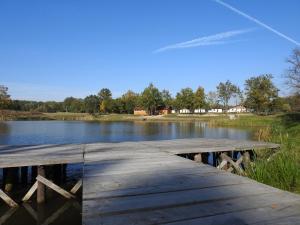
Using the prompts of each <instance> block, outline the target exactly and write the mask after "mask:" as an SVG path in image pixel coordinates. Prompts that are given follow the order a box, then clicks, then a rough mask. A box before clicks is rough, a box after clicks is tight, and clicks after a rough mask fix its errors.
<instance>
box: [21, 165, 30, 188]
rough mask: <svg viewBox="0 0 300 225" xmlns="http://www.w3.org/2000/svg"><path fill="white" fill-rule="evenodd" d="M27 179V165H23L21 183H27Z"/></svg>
mask: <svg viewBox="0 0 300 225" xmlns="http://www.w3.org/2000/svg"><path fill="white" fill-rule="evenodd" d="M27 181H28V167H27V166H23V167H21V183H22V184H27Z"/></svg>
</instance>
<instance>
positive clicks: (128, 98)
mask: <svg viewBox="0 0 300 225" xmlns="http://www.w3.org/2000/svg"><path fill="white" fill-rule="evenodd" d="M121 100H122V104H123V109H124V112H125V113H128V114H132V113H133V111H134V108H135V107H136V106H137V101H138V94H136V93H134V92H133V91H131V90H128V91H127V92H126V93H125V94H123V95H122V98H121Z"/></svg>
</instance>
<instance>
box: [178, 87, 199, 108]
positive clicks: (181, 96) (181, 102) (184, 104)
mask: <svg viewBox="0 0 300 225" xmlns="http://www.w3.org/2000/svg"><path fill="white" fill-rule="evenodd" d="M194 99H195V95H194V92H193V90H192V89H191V88H183V89H181V91H180V92H179V93H177V95H176V106H177V108H178V109H189V110H191V111H192V110H193V109H194V102H195V100H194Z"/></svg>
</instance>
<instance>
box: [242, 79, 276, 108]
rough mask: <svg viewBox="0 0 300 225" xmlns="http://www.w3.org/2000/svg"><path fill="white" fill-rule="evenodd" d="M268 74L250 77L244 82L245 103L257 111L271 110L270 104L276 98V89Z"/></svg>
mask: <svg viewBox="0 0 300 225" xmlns="http://www.w3.org/2000/svg"><path fill="white" fill-rule="evenodd" d="M272 78H273V76H272V75H270V74H265V75H260V76H258V77H251V78H250V79H248V80H246V82H245V94H246V102H245V105H246V106H247V107H248V108H251V109H254V110H255V111H256V112H257V113H261V112H265V113H267V112H270V111H272V108H273V107H272V105H273V104H274V103H275V101H276V99H277V98H278V91H279V90H278V89H277V88H276V87H275V85H274V84H273V82H272Z"/></svg>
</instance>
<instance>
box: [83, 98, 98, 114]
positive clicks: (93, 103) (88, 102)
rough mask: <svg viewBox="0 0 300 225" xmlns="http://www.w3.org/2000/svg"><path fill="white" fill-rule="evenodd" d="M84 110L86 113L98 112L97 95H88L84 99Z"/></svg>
mask: <svg viewBox="0 0 300 225" xmlns="http://www.w3.org/2000/svg"><path fill="white" fill-rule="evenodd" d="M83 101H84V110H85V112H87V113H97V112H99V102H100V100H99V97H98V96H97V95H89V96H87V97H85V98H84V100H83Z"/></svg>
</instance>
